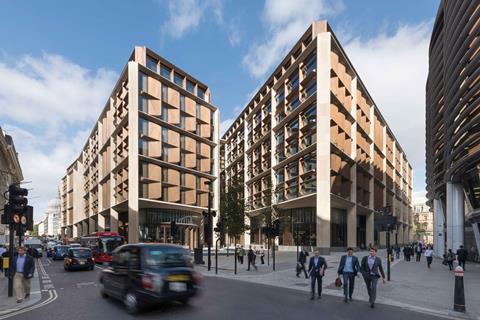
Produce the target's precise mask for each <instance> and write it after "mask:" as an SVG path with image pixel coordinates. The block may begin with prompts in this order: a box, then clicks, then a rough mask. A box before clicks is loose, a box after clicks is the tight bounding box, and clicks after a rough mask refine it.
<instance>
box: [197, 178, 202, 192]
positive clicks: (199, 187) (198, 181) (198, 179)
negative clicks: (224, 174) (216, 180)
mask: <svg viewBox="0 0 480 320" xmlns="http://www.w3.org/2000/svg"><path fill="white" fill-rule="evenodd" d="M196 178H197V181H196V188H197V190H200V189H201V185H200V177H198V176H197V177H196Z"/></svg>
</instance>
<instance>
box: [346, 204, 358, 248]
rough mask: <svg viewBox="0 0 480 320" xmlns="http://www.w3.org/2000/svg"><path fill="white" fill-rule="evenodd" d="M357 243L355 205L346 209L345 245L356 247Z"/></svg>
mask: <svg viewBox="0 0 480 320" xmlns="http://www.w3.org/2000/svg"><path fill="white" fill-rule="evenodd" d="M359 245H360V244H359V243H358V244H357V206H353V207H351V208H349V209H347V246H348V247H352V248H356V247H357V246H359Z"/></svg>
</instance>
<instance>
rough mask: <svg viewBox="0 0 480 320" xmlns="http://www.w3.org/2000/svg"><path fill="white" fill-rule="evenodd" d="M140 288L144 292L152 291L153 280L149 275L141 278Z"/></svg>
mask: <svg viewBox="0 0 480 320" xmlns="http://www.w3.org/2000/svg"><path fill="white" fill-rule="evenodd" d="M142 288H143V289H145V290H153V278H152V276H151V275H148V274H144V275H143V276H142Z"/></svg>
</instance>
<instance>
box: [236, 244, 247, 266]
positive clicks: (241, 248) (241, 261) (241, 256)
mask: <svg viewBox="0 0 480 320" xmlns="http://www.w3.org/2000/svg"><path fill="white" fill-rule="evenodd" d="M244 256H245V249H243V246H240V250H239V251H238V261H240V264H243V257H244Z"/></svg>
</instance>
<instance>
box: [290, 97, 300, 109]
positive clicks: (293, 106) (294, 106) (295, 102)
mask: <svg viewBox="0 0 480 320" xmlns="http://www.w3.org/2000/svg"><path fill="white" fill-rule="evenodd" d="M299 105H300V99H298V97H297V98H295V100H293V101H292V102H291V103H290V109H291V111H293V110H295V109H297V107H298V106H299Z"/></svg>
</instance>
